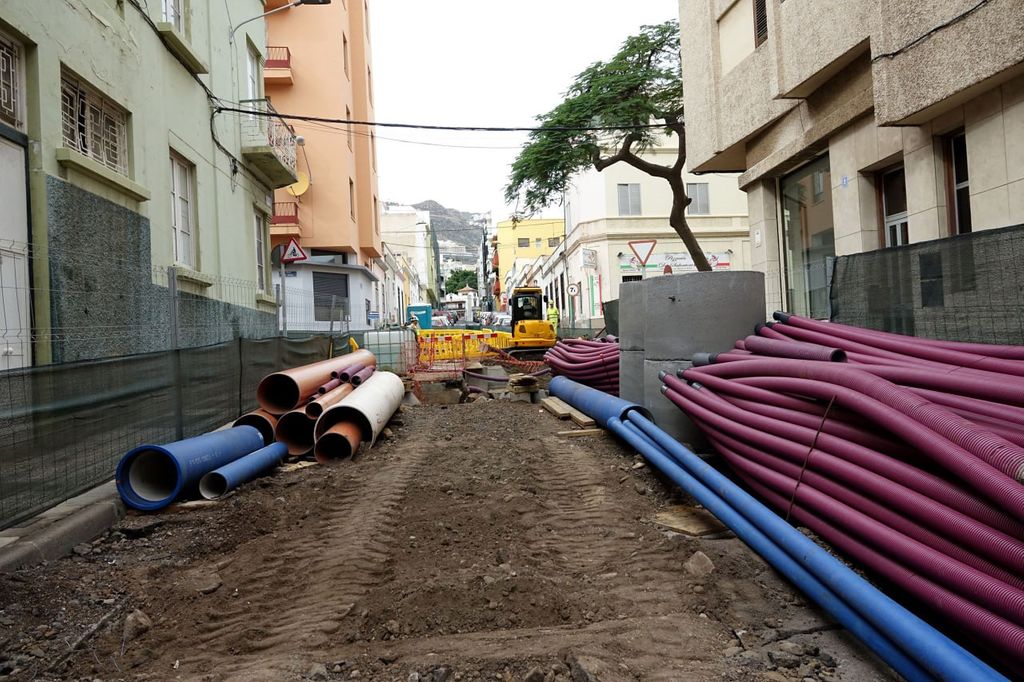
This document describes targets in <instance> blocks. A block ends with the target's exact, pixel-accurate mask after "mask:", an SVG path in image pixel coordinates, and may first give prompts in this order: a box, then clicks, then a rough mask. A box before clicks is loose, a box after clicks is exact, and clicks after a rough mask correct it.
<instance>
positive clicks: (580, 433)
mask: <svg viewBox="0 0 1024 682" xmlns="http://www.w3.org/2000/svg"><path fill="white" fill-rule="evenodd" d="M606 433H608V432H607V431H605V430H604V429H577V430H575V431H559V432H558V435H559V436H562V437H563V438H584V437H586V436H603V435H604V434H606Z"/></svg>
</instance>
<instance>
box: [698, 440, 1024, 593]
mask: <svg viewBox="0 0 1024 682" xmlns="http://www.w3.org/2000/svg"><path fill="white" fill-rule="evenodd" d="M696 421H697V423H698V424H699V425H700V428H701V429H702V430H703V431H704V432H705V433H706V434H707V435H708V437H709V438H710V439H711V440H712V441H713V442H714V443H715V444H718V443H721V444H722V445H724V446H725V447H727V448H728V449H730V450H732V451H733V452H736V453H738V454H740V455H741V456H742V457H744V458H746V459H748V460H750V461H752V462H756V463H757V464H760V465H761V466H764V467H767V468H769V469H772V470H773V471H778V472H779V473H781V474H783V475H785V476H787V477H788V478H790V479H791V480H793V481H800V484H801V485H803V484H804V483H806V484H807V485H809V486H812V487H813V488H816V489H817V490H820V491H821V492H822V493H824V494H826V495H828V496H830V497H834V498H835V499H837V500H839V501H840V502H842V503H844V504H846V505H849V506H851V507H853V508H854V509H857V510H859V511H861V512H863V513H865V514H867V515H868V516H870V517H871V518H873V519H875V520H877V521H879V522H880V523H883V524H885V525H886V526H889V527H890V528H893V529H895V530H897V531H899V532H901V533H903V534H904V535H906V536H908V537H910V538H913V539H914V540H917V541H918V542H922V543H924V544H926V545H928V546H929V547H931V548H932V549H934V550H936V551H938V552H941V553H943V554H945V555H946V556H949V557H952V558H954V559H956V560H957V561H961V562H963V563H965V564H967V565H968V566H971V567H973V568H976V569H978V570H979V571H982V572H983V573H986V574H987V575H990V576H992V577H993V578H997V579H998V580H1001V581H1002V582H1004V583H1006V584H1007V585H1010V586H1011V587H1014V588H1016V589H1018V590H1024V577H1022V576H1021V575H1020V574H1019V573H1012V572H1010V571H1008V570H1006V569H1005V568H1003V567H1002V566H999V565H997V564H995V563H993V562H991V561H989V560H987V559H985V558H983V557H981V556H978V555H976V554H974V553H972V552H971V551H969V550H967V549H964V548H963V547H962V546H960V545H958V544H956V543H955V542H950V541H949V540H947V539H946V538H945V537H942V536H941V535H937V534H936V533H935V532H933V531H931V530H929V529H927V528H925V527H924V526H923V525H921V524H919V523H917V522H915V521H912V520H910V519H908V518H907V517H905V516H903V515H902V514H900V513H897V512H895V511H892V510H891V509H889V508H888V507H886V506H884V505H883V504H880V503H878V502H876V501H875V500H874V499H872V498H870V497H867V496H865V495H862V494H861V493H859V492H856V488H855V487H854V486H855V485H856V483H850V482H849V481H847V480H845V479H840V477H837V478H836V480H833V479H831V478H828V477H827V476H825V475H822V474H819V473H817V472H815V471H813V470H811V469H806V470H805V469H802V468H801V466H800V465H799V464H794V463H792V462H789V461H786V460H784V459H783V458H781V457H779V456H777V455H775V454H771V453H768V452H767V451H765V450H760V449H758V448H756V447H754V446H752V445H749V444H747V443H746V442H744V441H741V440H738V439H736V438H733V437H731V436H729V435H728V434H726V433H724V432H722V431H719V430H718V429H716V428H714V427H712V426H709V425H708V424H707V423H706V422H702V421H700V420H696ZM804 454H807V453H806V451H805V452H804ZM815 457H816V458H817V457H818V455H817V454H815ZM890 499H891V498H889V497H886V498H885V499H884V500H883V502H886V503H888V502H889V501H890ZM894 506H895V507H899V505H894ZM985 528H986V530H988V531H990V532H991V529H990V528H987V527H985Z"/></svg>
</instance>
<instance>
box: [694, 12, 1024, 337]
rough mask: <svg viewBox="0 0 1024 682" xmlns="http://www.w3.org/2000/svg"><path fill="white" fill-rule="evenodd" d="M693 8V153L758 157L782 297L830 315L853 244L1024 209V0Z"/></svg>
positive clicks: (943, 233)
mask: <svg viewBox="0 0 1024 682" xmlns="http://www.w3.org/2000/svg"><path fill="white" fill-rule="evenodd" d="M679 8H680V18H681V21H680V26H681V32H682V35H681V40H682V53H683V61H682V63H683V78H684V82H685V83H686V95H685V105H686V119H687V132H688V135H687V151H688V155H689V162H690V167H691V168H692V169H693V170H694V171H696V172H738V173H740V174H741V175H740V176H739V186H740V187H741V188H742V189H743V190H744V191H745V192H746V193H747V196H748V197H749V207H750V227H751V235H752V259H753V260H752V264H753V267H754V268H755V269H758V270H761V271H763V272H765V273H766V287H767V298H768V302H767V306H768V309H769V310H772V309H778V308H786V309H788V310H791V311H793V312H796V313H801V314H805V315H812V316H815V317H828V316H829V312H830V310H829V308H830V300H829V282H830V278H831V273H832V268H833V263H834V259H835V258H836V257H837V256H844V255H848V254H857V253H861V252H867V251H873V250H877V249H886V248H891V247H898V246H902V245H906V244H917V243H921V242H926V241H928V240H936V239H940V238H945V237H948V236H954V235H962V234H968V233H972V232H979V231H982V230H991V229H996V228H1003V227H1007V226H1013V225H1019V224H1021V223H1024V40H1022V36H1024V6H1022V4H1021V2H1020V0H989V1H986V2H976V1H973V0H972V1H970V2H968V1H967V0H943V1H941V2H940V1H939V0H907V1H906V2H883V3H879V2H874V1H873V0H842V1H840V0H785V1H782V0H680V3H679ZM969 260H971V262H970V263H964V262H953V259H951V258H946V259H945V260H944V261H943V260H942V259H941V258H940V259H934V258H932V259H930V260H929V261H928V263H924V262H923V261H922V263H921V264H920V266H918V265H914V266H913V268H914V270H913V272H914V277H918V278H920V277H924V278H925V279H930V280H934V281H932V282H931V284H932V285H935V286H934V287H932V286H929V287H916V286H914V287H909V289H911V290H912V291H911V293H910V294H909V295H908V299H907V304H908V305H909V306H910V307H918V308H920V307H921V306H927V305H928V295H927V294H928V291H932V290H933V294H934V293H941V292H943V291H944V292H945V294H946V296H947V297H949V296H951V295H956V293H957V290H958V288H957V283H956V282H957V272H958V271H960V270H961V269H962V268H965V267H969V268H971V269H972V271H973V268H974V262H973V258H971V259H969ZM919 267H920V268H922V269H923V270H926V271H927V272H926V273H924V274H923V275H922V273H921V272H918V268H919ZM908 272H909V271H908ZM922 291H924V294H922ZM922 296H924V298H922Z"/></svg>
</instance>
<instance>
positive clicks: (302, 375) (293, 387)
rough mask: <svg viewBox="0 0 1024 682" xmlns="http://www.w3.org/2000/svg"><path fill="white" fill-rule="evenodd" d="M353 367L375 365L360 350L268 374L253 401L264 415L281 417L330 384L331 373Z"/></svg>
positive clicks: (372, 355)
mask: <svg viewBox="0 0 1024 682" xmlns="http://www.w3.org/2000/svg"><path fill="white" fill-rule="evenodd" d="M354 364H363V365H367V366H369V365H376V364H377V358H376V357H375V356H374V354H373V353H371V352H370V351H368V350H365V349H360V350H357V351H354V352H352V353H348V354H347V355H342V356H340V357H336V358H331V359H329V360H321V361H320V362H314V363H313V364H310V365H303V366H302V367H295V368H293V369H286V370H283V371H280V372H274V373H273V374H268V375H267V376H265V377H263V380H262V381H261V382H260V385H259V386H258V387H257V388H256V400H257V401H258V402H259V404H260V407H261V408H263V409H264V410H266V411H267V412H270V413H271V414H277V415H281V414H284V413H285V412H289V411H291V410H294V409H295V408H296V407H298V406H299V405H301V404H303V402H305V399H308V397H309V396H312V395H314V394H316V389H317V388H318V387H320V386H323V385H324V384H326V383H327V382H328V381H330V380H331V378H332V374H333V373H335V372H340V371H341V370H342V369H344V368H345V367H348V366H349V365H354Z"/></svg>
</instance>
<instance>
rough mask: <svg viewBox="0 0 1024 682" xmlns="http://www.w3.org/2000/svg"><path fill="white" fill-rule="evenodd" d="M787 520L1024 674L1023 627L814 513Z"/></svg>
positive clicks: (784, 506)
mask: <svg viewBox="0 0 1024 682" xmlns="http://www.w3.org/2000/svg"><path fill="white" fill-rule="evenodd" d="M720 449H721V450H722V451H723V452H724V451H725V450H727V448H724V447H720ZM740 478H741V479H743V480H744V482H746V484H747V485H749V486H750V487H751V489H753V490H754V492H756V493H757V494H758V496H760V497H761V498H762V499H764V500H767V501H768V503H769V504H771V505H772V506H773V507H775V508H776V509H779V510H782V511H787V510H789V501H788V500H787V499H786V498H785V497H783V496H782V495H779V494H777V493H775V492H774V491H772V490H771V489H769V488H768V487H766V486H765V485H763V484H761V483H759V482H758V481H757V480H756V479H754V478H753V477H752V476H750V475H748V474H745V473H741V474H740ZM790 517H791V518H792V519H793V520H794V521H796V522H797V523H799V524H800V525H802V526H806V527H807V528H809V529H811V530H812V531H814V532H815V533H817V534H818V535H819V536H820V537H821V538H823V539H824V540H825V541H826V542H828V543H830V544H831V545H833V546H835V547H837V548H838V549H840V550H841V551H843V552H845V553H846V554H847V555H848V556H850V557H852V558H853V559H854V560H855V561H858V562H859V563H861V564H862V565H864V566H865V567H867V568H869V569H871V570H872V571H874V572H876V573H878V574H879V575H882V576H884V577H885V578H886V579H887V580H889V581H890V582H892V583H893V584H895V585H896V586H897V587H899V588H901V589H903V590H904V591H905V592H906V593H907V594H909V595H911V596H913V597H915V598H917V599H918V600H920V601H922V602H924V603H925V604H927V605H928V606H929V607H931V608H932V609H934V610H935V611H937V612H939V613H943V614H945V615H946V616H947V617H948V618H949V619H950V621H951V622H953V623H955V624H956V625H958V626H959V627H960V628H962V629H964V630H965V631H967V632H969V633H971V634H973V635H975V636H977V637H978V638H980V639H982V640H983V641H984V642H985V643H986V644H987V645H988V646H990V647H992V648H993V649H994V650H995V651H996V653H997V655H998V656H999V658H1000V659H1001V660H1003V661H1004V662H1006V663H1007V664H1008V665H1011V666H1012V667H1013V669H1014V670H1016V671H1017V672H1018V673H1019V672H1024V665H1022V662H1021V657H1020V652H1021V651H1024V628H1021V627H1020V626H1018V625H1016V624H1015V623H1011V622H1010V621H1008V620H1007V619H1005V618H1002V617H1000V616H997V615H996V614H994V613H992V612H991V611H989V610H988V609H985V608H983V607H981V606H978V605H977V604H975V603H974V602H972V601H970V600H969V599H966V598H964V597H962V596H960V595H958V594H956V593H955V592H953V591H951V590H947V589H945V588H943V587H942V586H940V585H936V584H935V583H934V582H932V581H930V580H928V579H927V578H925V577H923V576H921V574H920V573H918V572H917V571H912V570H910V569H908V568H906V567H904V566H902V565H900V564H899V563H897V562H896V561H893V560H892V559H890V558H889V557H888V556H886V554H883V553H882V552H881V551H878V550H876V549H874V548H873V547H871V546H869V545H867V544H864V543H862V542H860V541H858V540H857V539H855V538H853V537H852V536H850V535H849V534H847V533H845V532H843V531H841V530H839V529H838V528H836V527H835V526H833V525H832V524H830V523H828V522H826V521H824V520H823V519H821V518H820V517H819V516H817V515H816V514H813V513H811V512H809V511H807V510H805V509H804V508H803V507H802V506H801V505H794V506H793V508H792V510H791V513H790Z"/></svg>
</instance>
